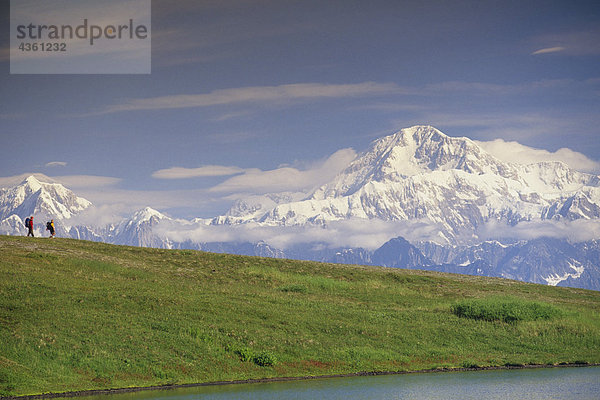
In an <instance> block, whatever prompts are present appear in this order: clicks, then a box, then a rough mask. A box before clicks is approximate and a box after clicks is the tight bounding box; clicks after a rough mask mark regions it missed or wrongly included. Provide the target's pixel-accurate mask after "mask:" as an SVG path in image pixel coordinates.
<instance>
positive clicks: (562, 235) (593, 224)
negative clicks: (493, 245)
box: [478, 219, 600, 242]
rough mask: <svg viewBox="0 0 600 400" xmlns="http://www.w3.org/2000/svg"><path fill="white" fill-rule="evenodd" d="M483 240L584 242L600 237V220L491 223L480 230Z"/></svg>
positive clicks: (479, 233)
mask: <svg viewBox="0 0 600 400" xmlns="http://www.w3.org/2000/svg"><path fill="white" fill-rule="evenodd" d="M478 235H479V237H480V238H481V239H484V240H485V239H518V240H530V239H536V238H541V237H551V238H557V239H567V240H570V241H571V242H584V241H588V240H593V239H598V238H599V237H600V220H597V219H592V220H590V219H577V220H574V221H566V220H560V221H556V220H537V221H523V222H520V223H518V224H517V225H514V226H511V225H508V224H506V223H505V222H499V221H490V222H488V223H486V224H485V225H483V226H481V227H480V228H479V230H478Z"/></svg>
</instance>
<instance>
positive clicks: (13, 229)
mask: <svg viewBox="0 0 600 400" xmlns="http://www.w3.org/2000/svg"><path fill="white" fill-rule="evenodd" d="M91 205H92V203H90V202H89V201H88V200H86V199H84V198H82V197H78V196H76V195H75V194H74V193H73V192H72V191H71V190H69V189H67V188H65V187H64V186H63V185H61V184H59V183H46V182H40V181H39V180H38V179H37V178H36V177H34V176H33V175H32V176H29V177H28V178H27V179H25V180H24V181H23V182H21V183H20V184H19V185H17V186H14V187H11V188H4V189H0V233H3V234H21V233H22V232H23V231H25V227H24V222H23V221H25V219H26V218H27V217H29V216H32V215H33V216H34V222H35V224H34V231H36V232H37V233H38V235H39V234H41V233H43V232H44V231H45V229H46V228H45V224H46V222H47V221H50V220H51V219H54V223H55V226H56V230H57V233H58V234H59V235H64V234H65V233H66V232H67V231H68V228H66V226H68V225H70V224H69V220H70V219H71V218H72V217H74V216H75V215H77V214H79V213H80V212H82V211H84V210H85V209H87V208H88V207H90V206H91Z"/></svg>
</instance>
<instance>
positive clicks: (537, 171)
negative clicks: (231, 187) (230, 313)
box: [0, 126, 600, 290]
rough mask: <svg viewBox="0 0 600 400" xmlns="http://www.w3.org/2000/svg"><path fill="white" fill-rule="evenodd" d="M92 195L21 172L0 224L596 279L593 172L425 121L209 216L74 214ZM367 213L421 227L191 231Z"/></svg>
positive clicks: (323, 221) (334, 224)
mask: <svg viewBox="0 0 600 400" xmlns="http://www.w3.org/2000/svg"><path fill="white" fill-rule="evenodd" d="M91 206H92V204H91V203H90V202H89V201H87V200H85V199H83V198H81V197H78V196H76V195H75V194H74V193H73V192H72V191H70V190H69V189H67V188H65V187H64V186H62V185H60V184H58V183H45V182H41V181H40V180H38V179H36V178H35V177H34V176H31V177H28V178H27V179H25V180H24V181H23V182H21V183H20V184H19V185H16V186H14V187H12V188H6V189H0V233H3V234H11V235H15V234H25V229H24V226H23V220H24V219H25V218H26V217H27V216H29V215H35V217H36V223H37V224H38V225H37V227H38V234H42V235H43V234H44V231H43V226H42V224H43V223H44V222H45V220H46V219H48V220H49V219H50V218H53V219H54V220H55V224H56V225H57V233H58V235H59V236H68V237H73V238H78V239H86V240H94V241H104V242H108V243H114V244H126V245H134V246H144V247H161V248H191V249H200V250H207V251H214V252H229V253H238V254H245V255H260V256H268V257H287V258H297V259H308V260H316V261H327V262H343V263H355V264H366V265H369V264H371V265H383V266H388V267H399V268H415V269H431V270H439V271H445V272H455V273H465V274H473V275H486V276H499V277H504V278H509V279H518V280H523V281H529V282H535V283H544V284H550V285H566V286H577V287H583V288H591V289H595V290H600V245H599V241H598V239H600V238H598V237H594V236H593V232H591V231H590V232H587V233H586V231H585V229H586V225H585V223H589V222H592V223H595V222H596V221H598V222H599V223H600V177H599V176H597V175H593V174H588V173H583V172H579V171H576V170H573V169H572V168H569V167H568V166H567V165H566V164H563V163H560V162H541V163H535V164H529V165H520V164H513V163H506V162H503V161H501V160H499V159H497V158H495V157H494V156H492V155H491V154H489V153H487V152H486V151H485V150H483V149H482V148H481V147H480V146H478V145H477V144H476V143H475V142H473V141H471V140H470V139H468V138H454V137H449V136H447V135H445V134H444V133H442V132H440V131H439V130H437V129H435V128H433V127H431V126H414V127H411V128H406V129H402V130H401V131H399V132H397V133H395V134H393V135H389V136H385V137H383V138H380V139H377V140H375V141H373V142H372V143H371V145H370V146H369V148H368V149H367V150H365V151H364V152H362V153H360V154H359V155H358V156H357V157H356V158H355V159H354V160H353V161H352V162H351V163H349V164H348V166H347V167H346V168H345V169H343V170H342V172H340V173H339V174H338V175H337V176H336V177H335V178H334V179H332V180H331V181H330V182H328V183H326V184H324V185H322V186H320V187H317V188H314V189H313V190H312V191H310V192H308V193H305V194H302V193H271V194H267V195H264V196H254V197H252V198H248V199H244V200H240V201H239V202H238V203H236V204H235V205H234V206H233V207H232V208H231V209H230V210H229V212H227V213H226V214H225V215H222V216H218V217H215V218H212V219H208V220H206V219H194V220H191V221H184V220H177V219H173V218H170V217H169V216H167V215H164V214H162V213H160V212H158V211H156V210H154V209H152V208H150V207H146V208H144V209H141V210H138V211H136V212H135V213H133V214H132V215H131V216H129V217H127V218H124V219H123V220H122V221H121V222H119V223H116V224H113V225H108V226H91V225H85V224H81V223H79V222H78V221H79V219H78V218H76V217H77V216H79V215H81V213H83V212H85V211H86V210H87V209H88V208H89V207H91ZM373 221H382V222H384V223H388V224H394V223H405V222H406V223H418V224H421V225H423V226H426V227H427V229H426V230H425V232H428V233H427V234H426V235H425V237H419V238H416V237H412V238H411V227H412V226H413V225H408V229H405V230H404V231H402V232H400V231H394V230H391V231H389V232H387V234H388V235H389V236H388V237H389V239H388V241H387V242H385V243H383V241H382V242H380V243H383V244H382V245H380V246H379V245H378V246H379V247H378V248H374V249H373V248H372V247H371V248H369V246H367V245H366V243H365V244H362V245H361V244H358V245H353V246H347V245H343V244H342V245H332V244H331V243H325V242H323V241H321V240H320V239H318V237H315V238H314V239H311V238H310V235H305V237H304V238H302V239H301V240H300V239H299V240H297V241H294V240H291V242H289V243H288V244H287V245H285V246H283V247H278V246H275V245H273V244H272V243H271V240H270V239H269V238H268V237H264V238H263V239H262V240H261V239H259V240H257V239H245V238H244V236H243V235H238V236H236V235H229V236H228V235H223V236H218V237H229V238H230V239H228V241H223V240H222V239H213V237H212V236H211V235H210V234H208V235H206V234H205V235H195V234H196V233H198V232H200V233H202V232H204V231H208V232H212V231H210V230H211V229H217V230H219V232H223V230H224V229H232V230H236V229H237V230H244V229H245V230H247V231H252V230H256V229H258V232H261V231H260V229H271V230H272V231H273V232H275V233H277V232H281V233H283V232H286V235H293V232H296V233H298V232H302V230H303V229H313V230H314V229H317V231H315V232H322V230H323V229H324V230H325V232H326V231H327V230H328V229H342V228H343V225H340V224H344V223H348V224H352V226H354V227H355V228H354V229H358V230H360V226H362V225H364V226H366V224H370V223H372V222H373ZM532 224H533V225H532ZM535 224H549V225H548V226H549V227H554V226H555V225H556V224H559V225H556V226H557V229H559V230H560V229H562V230H565V229H571V230H577V231H578V232H577V233H578V236H577V237H578V240H575V241H574V240H569V239H568V236H565V235H562V236H560V235H559V236H557V237H552V236H553V232H552V231H548V232H546V231H545V230H544V231H543V233H544V234H543V235H539V234H537V235H536V236H534V237H533V238H531V237H529V236H527V234H528V232H527V229H525V233H523V234H521V236H519V235H517V233H519V232H521V231H519V230H518V229H517V228H522V227H529V226H535ZM569 224H572V225H573V226H571V225H569ZM577 224H578V225H577ZM392 226H395V225H392ZM340 227H341V228H340ZM521 230H523V229H521ZM290 232H292V233H290ZM369 232H370V231H369ZM377 233H378V232H374V234H377ZM500 233H502V236H501V237H498V240H490V238H491V237H493V236H494V235H496V236H500ZM511 235H512V236H511ZM306 236H308V237H309V239H307V238H306ZM544 236H546V237H544ZM554 236H556V235H554ZM235 237H237V239H234V238H235ZM251 237H253V238H256V237H260V235H257V234H254V235H252V236H251ZM582 237H583V238H582ZM207 238H209V239H207ZM307 240H308V242H307Z"/></svg>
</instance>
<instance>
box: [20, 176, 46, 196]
mask: <svg viewBox="0 0 600 400" xmlns="http://www.w3.org/2000/svg"><path fill="white" fill-rule="evenodd" d="M20 186H23V187H24V188H25V189H26V190H27V189H29V191H30V192H32V193H35V192H37V191H38V190H40V189H41V188H42V183H41V182H40V181H38V180H37V178H36V177H35V176H33V175H30V176H28V177H27V178H25V179H24V180H23V182H21V185H20Z"/></svg>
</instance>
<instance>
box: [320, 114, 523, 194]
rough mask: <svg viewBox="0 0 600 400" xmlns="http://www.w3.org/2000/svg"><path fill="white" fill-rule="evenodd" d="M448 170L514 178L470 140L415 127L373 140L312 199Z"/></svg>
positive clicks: (510, 168) (515, 174) (515, 173)
mask: <svg viewBox="0 0 600 400" xmlns="http://www.w3.org/2000/svg"><path fill="white" fill-rule="evenodd" d="M449 170H460V171H464V172H467V173H471V174H487V173H489V174H495V175H500V176H502V177H505V178H511V179H518V171H517V169H516V167H515V166H513V165H511V164H506V163H503V162H501V161H500V160H498V159H496V158H495V157H493V156H491V155H490V154H489V153H487V152H486V151H485V150H483V149H482V148H481V147H479V146H478V145H477V144H476V143H474V142H473V141H472V140H470V139H468V138H465V137H450V136H447V135H445V134H444V133H442V132H440V131H439V130H437V129H436V128H434V127H432V126H427V125H418V126H413V127H410V128H405V129H402V130H400V131H399V132H397V133H394V134H392V135H389V136H385V137H382V138H380V139H377V140H375V141H373V142H372V143H371V145H370V147H369V149H368V150H367V151H365V152H363V153H361V154H360V155H359V156H358V157H357V158H356V159H355V160H354V161H353V162H352V163H351V164H350V165H349V166H348V167H347V168H346V169H345V170H344V171H342V172H341V173H340V174H339V175H338V176H337V177H336V178H335V179H334V180H333V181H332V182H330V183H328V184H326V185H324V186H323V187H321V188H319V189H318V190H316V191H315V193H314V194H313V198H314V199H323V198H330V197H339V196H347V195H350V194H352V193H354V192H356V191H358V190H360V189H361V188H363V187H365V186H366V185H368V184H370V183H373V182H379V183H382V184H390V183H395V182H402V181H404V180H405V179H407V178H409V177H414V176H421V175H425V174H431V173H432V172H435V171H449Z"/></svg>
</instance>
